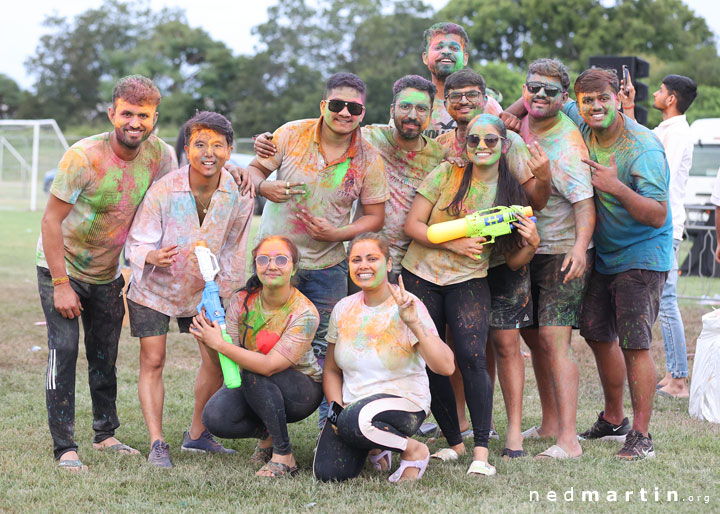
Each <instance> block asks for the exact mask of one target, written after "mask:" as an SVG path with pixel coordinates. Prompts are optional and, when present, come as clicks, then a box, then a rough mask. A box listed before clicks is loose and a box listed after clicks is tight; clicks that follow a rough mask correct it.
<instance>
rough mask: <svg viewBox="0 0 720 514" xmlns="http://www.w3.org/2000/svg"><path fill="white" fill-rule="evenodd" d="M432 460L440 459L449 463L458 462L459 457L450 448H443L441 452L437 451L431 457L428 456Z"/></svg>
mask: <svg viewBox="0 0 720 514" xmlns="http://www.w3.org/2000/svg"><path fill="white" fill-rule="evenodd" d="M430 457H432V458H433V459H440V460H441V461H443V462H450V461H452V460H458V459H459V458H460V456H459V455H458V453H457V452H456V451H455V450H453V449H452V448H443V449H442V450H438V451H436V452H435V453H433V454H432V455H430Z"/></svg>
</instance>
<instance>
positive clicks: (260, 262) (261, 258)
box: [255, 255, 290, 268]
mask: <svg viewBox="0 0 720 514" xmlns="http://www.w3.org/2000/svg"><path fill="white" fill-rule="evenodd" d="M270 261H273V262H275V266H277V267H278V268H284V267H285V266H287V265H288V262H290V257H288V256H287V255H275V256H273V257H269V256H267V255H258V256H257V257H255V266H257V267H258V268H264V267H266V266H267V265H268V264H270Z"/></svg>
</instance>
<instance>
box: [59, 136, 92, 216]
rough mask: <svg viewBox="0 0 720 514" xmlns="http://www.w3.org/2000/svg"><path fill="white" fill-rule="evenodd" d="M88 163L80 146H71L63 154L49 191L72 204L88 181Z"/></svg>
mask: <svg viewBox="0 0 720 514" xmlns="http://www.w3.org/2000/svg"><path fill="white" fill-rule="evenodd" d="M89 168H90V163H89V162H88V159H87V156H86V155H85V152H84V151H83V150H82V148H81V147H78V146H73V147H72V148H70V149H69V150H68V151H67V152H65V155H63V157H62V159H61V160H60V164H58V168H57V172H56V173H55V179H54V180H53V183H52V186H50V193H51V194H52V195H53V196H55V197H56V198H59V199H60V200H62V201H63V202H67V203H71V204H74V203H75V202H76V201H77V199H78V196H80V193H82V191H83V189H85V187H86V186H87V184H88V183H89V182H90V174H89Z"/></svg>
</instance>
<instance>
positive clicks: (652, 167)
mask: <svg viewBox="0 0 720 514" xmlns="http://www.w3.org/2000/svg"><path fill="white" fill-rule="evenodd" d="M630 175H631V176H632V180H633V186H634V189H635V191H636V192H637V193H638V194H640V195H642V196H644V197H646V198H652V199H653V200H657V201H658V202H667V201H668V196H669V195H668V180H669V177H670V168H669V167H668V163H667V160H666V159H665V153H664V152H663V151H661V150H647V151H644V152H642V153H640V155H639V156H638V157H637V159H635V161H633V163H632V165H631V168H630Z"/></svg>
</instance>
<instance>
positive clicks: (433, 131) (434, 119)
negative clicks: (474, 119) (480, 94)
mask: <svg viewBox="0 0 720 514" xmlns="http://www.w3.org/2000/svg"><path fill="white" fill-rule="evenodd" d="M483 112H484V113H485V114H494V115H495V116H499V115H500V113H501V112H503V110H502V107H501V106H500V104H499V103H498V102H497V100H495V99H494V98H493V97H491V96H488V98H487V101H486V102H485V108H484V109H483ZM455 127H457V122H456V121H455V120H454V119H453V118H452V116H450V114H448V112H447V109H446V108H445V101H444V99H443V98H440V97H439V96H436V97H435V99H434V100H433V110H432V115H431V117H430V125H429V126H428V128H427V129H425V132H423V134H425V135H426V136H427V137H429V138H431V139H435V138H437V137H438V136H441V135H443V134H445V133H447V132H452V131H453V130H455Z"/></svg>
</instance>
